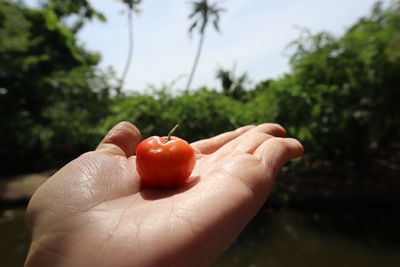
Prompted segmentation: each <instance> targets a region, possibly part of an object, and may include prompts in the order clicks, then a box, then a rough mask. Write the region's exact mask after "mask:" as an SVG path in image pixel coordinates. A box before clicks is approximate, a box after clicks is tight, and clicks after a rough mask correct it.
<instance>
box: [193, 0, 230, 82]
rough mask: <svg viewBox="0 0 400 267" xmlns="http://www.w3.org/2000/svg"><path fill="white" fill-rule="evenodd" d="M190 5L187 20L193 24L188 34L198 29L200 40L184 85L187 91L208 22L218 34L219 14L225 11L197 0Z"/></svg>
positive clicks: (213, 4) (206, 1) (204, 1)
mask: <svg viewBox="0 0 400 267" xmlns="http://www.w3.org/2000/svg"><path fill="white" fill-rule="evenodd" d="M191 4H192V12H191V13H190V14H189V19H191V20H193V23H192V24H191V25H190V28H189V33H190V34H192V32H193V31H194V30H195V29H198V31H199V34H200V40H199V46H198V48H197V53H196V57H195V60H194V63H193V67H192V70H191V72H190V75H189V79H188V82H187V85H186V89H187V90H188V89H189V88H190V85H191V83H192V80H193V76H194V73H195V72H196V68H197V64H198V62H199V59H200V54H201V50H202V48H203V42H204V35H205V30H206V27H207V25H208V22H209V21H212V23H213V25H214V28H215V30H216V31H218V32H219V31H220V29H219V15H220V12H222V11H225V9H223V8H219V7H217V2H214V3H212V4H209V2H208V0H199V1H197V2H192V3H191Z"/></svg>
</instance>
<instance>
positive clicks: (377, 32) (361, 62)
mask: <svg viewBox="0 0 400 267" xmlns="http://www.w3.org/2000/svg"><path fill="white" fill-rule="evenodd" d="M399 22H400V12H399V8H398V2H395V3H394V4H392V5H390V6H389V7H387V8H383V6H382V4H381V3H379V2H378V3H377V4H376V5H375V6H374V8H373V11H372V13H371V15H369V16H367V17H364V18H362V19H360V20H359V21H358V22H357V23H356V24H355V25H353V26H352V27H351V28H350V29H349V30H348V31H347V32H346V33H345V34H344V35H343V36H342V37H340V38H337V37H334V36H332V35H330V34H327V33H320V34H316V35H314V36H308V37H305V38H303V39H300V40H299V41H297V42H296V43H295V44H294V45H295V46H296V47H297V49H296V52H295V54H294V55H293V57H292V59H291V65H292V72H291V73H290V74H288V75H286V76H285V77H284V78H283V79H281V80H279V81H277V82H276V83H274V84H273V85H272V87H273V88H272V90H274V91H275V93H276V95H277V97H276V98H275V99H276V101H277V104H278V106H279V108H278V110H279V114H278V115H277V116H276V120H277V121H279V122H282V123H283V124H285V125H287V126H289V129H290V130H291V133H292V134H295V135H296V136H298V137H300V139H303V140H304V141H305V143H306V146H307V147H308V148H309V151H313V152H314V154H315V155H319V156H323V157H325V158H328V159H335V160H344V161H348V160H356V161H357V162H360V163H361V162H362V161H365V160H367V159H368V158H369V155H370V154H371V151H373V148H379V149H390V148H394V147H396V146H397V147H398V146H399V145H400V144H399V143H400V142H399V134H400V132H399V131H400V130H399V129H400V120H399V118H400V109H399V108H398V100H399V99H400V94H399V93H400V91H399V90H398V84H399V82H400V80H399V77H400V76H399V75H398V73H400V57H399V53H398V51H399V50H398V48H399V44H400V42H399V40H400V39H399V32H400V23H399ZM360 166H361V165H360Z"/></svg>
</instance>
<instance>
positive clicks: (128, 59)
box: [121, 9, 133, 88]
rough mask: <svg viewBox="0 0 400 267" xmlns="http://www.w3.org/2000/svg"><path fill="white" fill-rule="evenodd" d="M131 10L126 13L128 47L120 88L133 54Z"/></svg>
mask: <svg viewBox="0 0 400 267" xmlns="http://www.w3.org/2000/svg"><path fill="white" fill-rule="evenodd" d="M132 13H133V10H132V9H130V10H129V14H128V28H129V29H128V32H129V48H128V57H127V59H126V64H125V68H124V72H123V73H122V77H121V88H122V87H123V86H124V83H125V79H126V75H127V74H128V71H129V67H130V66H131V61H132V55H133V15H132Z"/></svg>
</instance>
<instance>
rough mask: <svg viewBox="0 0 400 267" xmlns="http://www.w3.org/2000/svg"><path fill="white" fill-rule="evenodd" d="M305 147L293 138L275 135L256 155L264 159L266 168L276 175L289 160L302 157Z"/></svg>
mask: <svg viewBox="0 0 400 267" xmlns="http://www.w3.org/2000/svg"><path fill="white" fill-rule="evenodd" d="M303 153H304V148H303V146H302V145H301V143H300V142H299V141H298V140H296V139H293V138H279V137H274V138H270V139H268V140H266V141H265V142H264V143H263V144H261V145H260V146H259V147H258V148H257V149H256V151H255V152H254V156H256V157H258V158H259V159H261V160H262V162H263V165H264V167H265V170H266V171H267V172H268V173H270V174H272V175H273V177H275V176H276V175H277V174H278V172H279V171H280V169H281V168H282V167H283V165H285V164H286V163H287V162H288V161H290V160H293V159H296V158H298V157H301V156H302V155H303Z"/></svg>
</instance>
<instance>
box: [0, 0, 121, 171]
mask: <svg viewBox="0 0 400 267" xmlns="http://www.w3.org/2000/svg"><path fill="white" fill-rule="evenodd" d="M47 7H48V8H47ZM47 7H46V8H45V9H32V8H27V7H26V6H24V5H23V4H21V3H17V2H15V1H8V0H7V1H2V2H0V37H1V40H2V42H0V88H1V89H0V124H1V125H2V131H1V132H0V138H1V140H3V143H2V145H1V147H0V155H1V158H2V159H4V161H3V163H4V164H2V167H3V168H12V166H15V165H17V166H18V165H20V164H21V161H24V162H26V164H24V167H28V166H29V165H30V164H29V163H30V162H32V164H33V162H36V161H38V160H43V159H49V158H52V157H53V156H54V157H56V158H60V157H64V156H66V157H71V156H72V155H74V154H77V153H79V152H81V151H84V150H86V149H89V148H91V147H92V146H93V145H94V143H95V142H96V138H93V137H94V136H97V133H96V132H95V129H96V125H97V124H98V122H99V121H100V118H102V117H103V116H106V114H107V113H108V103H109V99H110V95H111V93H112V91H113V86H112V85H111V83H112V81H111V80H109V79H108V74H105V73H103V72H102V71H100V70H99V69H98V68H97V67H96V65H97V63H98V62H99V59H100V56H99V55H98V54H96V53H91V52H89V51H87V50H85V49H84V48H83V47H81V46H79V45H78V44H77V40H76V37H75V34H74V32H73V31H72V30H71V29H70V28H68V27H67V26H66V24H65V23H64V22H62V21H61V17H60V16H59V15H58V14H57V12H56V11H55V10H56V9H54V8H55V6H54V5H49V6H47ZM3 40H4V41H3ZM83 133H86V134H83Z"/></svg>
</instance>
